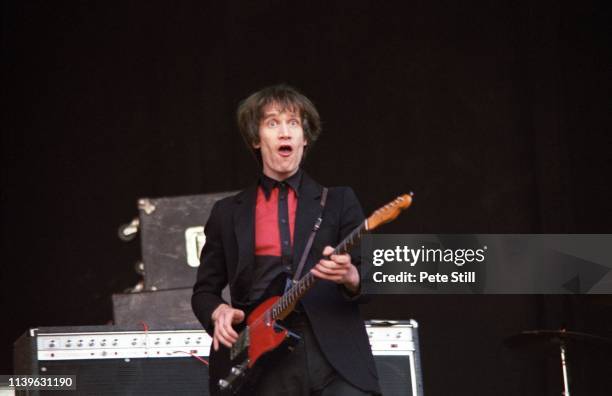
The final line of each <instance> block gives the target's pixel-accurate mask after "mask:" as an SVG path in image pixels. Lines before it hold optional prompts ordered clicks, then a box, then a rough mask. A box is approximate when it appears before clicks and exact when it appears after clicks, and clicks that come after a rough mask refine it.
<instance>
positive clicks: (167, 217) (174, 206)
mask: <svg viewBox="0 0 612 396" xmlns="http://www.w3.org/2000/svg"><path fill="white" fill-rule="evenodd" d="M234 194H236V191H233V192H221V193H215V194H203V195H191V196H182V197H170V198H141V199H139V200H138V210H139V227H140V240H141V245H142V259H143V263H144V288H145V289H146V290H162V289H177V288H186V287H192V286H193V284H194V283H195V279H196V272H197V268H198V266H199V265H200V252H201V250H202V247H203V246H204V243H206V239H205V236H204V225H205V224H206V222H207V221H208V216H210V211H211V209H212V207H213V205H214V204H215V202H217V201H218V200H220V199H222V198H225V197H228V196H230V195H234Z"/></svg>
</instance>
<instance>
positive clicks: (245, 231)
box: [233, 186, 257, 303]
mask: <svg viewBox="0 0 612 396" xmlns="http://www.w3.org/2000/svg"><path fill="white" fill-rule="evenodd" d="M256 199H257V186H251V187H249V188H247V189H246V190H244V191H243V192H242V193H241V194H238V195H237V196H236V198H235V203H236V206H237V207H236V210H235V211H234V234H235V235H236V241H237V242H238V265H237V267H236V274H235V276H234V282H233V283H234V290H241V291H244V295H241V296H233V298H235V299H236V300H237V301H238V302H242V303H246V302H247V301H248V296H249V294H250V290H251V281H252V268H253V264H254V261H255V202H256Z"/></svg>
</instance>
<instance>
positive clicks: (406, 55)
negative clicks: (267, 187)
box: [0, 1, 612, 395]
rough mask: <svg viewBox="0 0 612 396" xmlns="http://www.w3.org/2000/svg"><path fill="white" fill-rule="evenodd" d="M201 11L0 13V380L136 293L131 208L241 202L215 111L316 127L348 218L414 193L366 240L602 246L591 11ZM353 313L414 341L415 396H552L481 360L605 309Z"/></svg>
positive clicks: (482, 6)
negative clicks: (127, 228) (529, 332)
mask: <svg viewBox="0 0 612 396" xmlns="http://www.w3.org/2000/svg"><path fill="white" fill-rule="evenodd" d="M210 3H211V4H208V2H201V1H181V2H174V3H171V2H163V3H162V2H158V3H155V4H153V3H152V2H134V1H131V2H114V3H112V4H109V3H108V2H82V1H72V2H71V1H64V2H57V1H53V2H49V1H6V2H4V3H3V5H2V93H3V105H2V110H3V120H2V124H1V125H2V195H1V199H2V217H1V222H2V256H1V257H2V259H1V260H2V265H1V271H2V272H1V276H2V287H1V288H0V289H1V290H0V293H1V296H2V306H1V308H2V311H1V313H0V315H1V317H2V326H1V332H2V337H1V341H2V344H1V345H0V348H1V350H0V372H3V373H8V372H10V370H11V343H12V341H13V340H15V339H16V338H17V337H18V336H19V335H20V334H21V333H23V332H24V331H25V330H26V329H27V328H29V327H34V326H43V325H44V326H48V325H79V324H101V323H106V322H107V321H109V320H110V319H111V318H112V313H111V304H110V295H111V294H112V293H114V292H121V291H122V290H123V289H125V288H127V287H129V286H132V285H133V284H135V283H136V282H137V276H136V275H135V274H134V273H133V263H134V262H135V261H136V260H137V259H138V257H139V256H140V252H139V247H138V244H137V243H136V242H133V243H130V244H125V243H123V242H120V241H119V240H118V238H117V236H116V229H117V227H118V225H119V224H122V223H125V222H127V221H128V220H130V219H131V218H132V217H133V216H135V215H136V199H137V198H138V197H143V196H148V197H156V196H169V195H183V194H197V193H206V192H215V191H224V190H234V189H238V188H240V187H241V186H244V185H245V184H247V183H249V182H250V181H252V180H253V178H254V175H255V172H254V166H253V161H252V159H251V158H250V157H249V154H248V153H247V151H246V150H245V149H244V147H243V143H242V141H241V139H240V137H239V136H238V133H237V131H236V128H235V123H234V111H235V108H236V105H237V103H238V101H239V100H240V99H242V98H244V97H245V96H246V95H248V94H249V93H251V92H253V91H255V90H257V89H259V88H261V87H263V86H265V85H269V84H273V83H278V82H286V83H289V84H292V85H295V86H297V87H298V88H299V89H301V90H302V91H303V92H304V93H306V94H307V95H308V96H309V97H311V98H312V99H313V101H314V102H315V103H316V105H317V107H318V108H319V110H320V112H321V114H322V117H323V121H324V124H323V125H324V134H323V135H322V138H321V139H320V141H319V142H318V143H317V145H316V148H315V150H314V151H313V152H312V154H311V156H310V157H309V159H308V161H307V164H306V169H307V171H308V172H309V173H311V174H312V175H313V176H314V177H315V178H316V179H318V180H319V181H321V182H322V183H324V184H327V185H337V184H347V185H351V186H352V187H353V188H354V189H355V190H356V192H357V193H358V196H359V197H360V199H361V201H362V204H363V206H364V208H365V210H366V211H369V210H372V209H375V208H376V207H377V206H378V205H379V204H380V203H382V202H385V201H386V200H389V199H391V198H393V197H394V196H395V195H397V194H398V193H399V192H403V191H406V190H407V189H411V190H413V191H415V193H416V200H415V204H414V206H413V208H412V209H411V210H410V213H409V214H408V215H405V216H403V217H401V218H400V220H398V221H397V222H396V223H393V224H391V225H389V226H388V227H387V228H386V229H385V232H396V233H439V232H449V233H450V232H456V233H468V232H480V233H510V232H512V233H515V232H516V233H540V232H541V233H553V232H554V233H591V232H593V233H605V232H609V228H610V224H611V220H612V213H611V212H612V210H611V209H610V204H609V202H610V201H611V198H612V188H610V170H611V169H610V168H611V165H610V162H611V161H610V152H611V151H610V150H611V149H612V141H611V140H612V139H611V137H610V136H611V135H610V132H611V131H610V125H611V123H610V121H611V120H610V109H611V106H610V105H611V102H610V94H609V92H610V89H611V88H612V84H611V83H610V48H611V46H610V44H611V42H610V41H611V40H610V35H609V34H607V33H606V27H607V25H609V21H610V20H611V19H610V17H611V16H612V15H610V13H609V12H607V11H606V9H605V8H604V7H603V6H602V5H600V4H598V3H595V2H592V1H586V2H580V4H576V3H577V2H570V1H562V2H555V1H542V2H531V1H519V2H513V3H512V4H508V2H499V3H498V2H491V1H477V2H469V3H470V4H464V2H449V1H447V2H425V1H418V2H410V3H409V2H374V1H350V2H349V1H343V2H327V1H309V2H292V3H288V2H283V1H258V2H248V1H228V2H223V1H219V2H210ZM532 3H535V4H532ZM603 3H604V2H602V4H603ZM365 313H366V315H367V316H370V317H388V318H406V317H413V318H415V319H417V320H418V321H419V322H420V324H421V336H422V353H423V357H422V359H423V364H424V378H425V389H426V391H427V393H428V394H429V395H450V394H465V395H473V394H475V395H488V394H492V393H493V392H495V393H497V394H508V395H519V394H534V395H536V394H559V393H560V389H559V380H560V379H559V376H558V367H557V363H556V362H555V361H554V360H524V359H523V360H521V359H519V358H517V357H516V356H514V355H513V354H512V353H510V352H509V351H507V350H506V349H505V348H503V347H502V344H501V343H502V340H503V339H504V338H505V337H506V336H508V335H510V334H513V333H515V332H518V331H520V330H523V329H533V328H558V327H560V326H562V325H566V326H568V328H570V329H574V330H581V331H587V332H592V333H597V334H601V335H612V325H611V321H610V317H611V316H612V315H610V314H611V313H612V307H610V306H606V305H600V304H594V303H592V302H591V300H589V299H586V298H578V297H551V296H549V297H546V296H539V297H538V296H495V297H484V296H463V297H452V296H445V297H431V296H418V297H408V296H392V297H388V296H387V297H380V298H379V299H377V300H375V301H374V302H373V303H372V304H370V305H369V306H368V307H366V309H365ZM597 356H599V355H597ZM597 356H596V355H591V356H590V357H588V358H587V357H584V358H582V359H583V360H581V363H580V364H579V365H578V364H576V367H577V368H576V369H575V374H574V376H575V378H576V381H577V383H578V385H577V386H581V387H582V389H583V391H584V392H586V393H584V394H597V393H599V392H602V393H601V394H605V391H604V390H603V389H604V388H603V385H602V383H601V381H599V380H598V379H597V378H601V377H602V376H603V375H609V373H608V372H607V371H606V370H608V369H609V366H610V364H609V363H608V364H604V363H603V362H604V360H603V359H601V358H599V357H597ZM575 359H577V360H579V359H581V358H580V357H579V356H577V355H576V357H575ZM600 363H601V364H602V365H600V366H597V365H598V364H600ZM578 366H580V369H578ZM597 367H599V368H597Z"/></svg>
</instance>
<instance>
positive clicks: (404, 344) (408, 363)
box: [366, 320, 424, 396]
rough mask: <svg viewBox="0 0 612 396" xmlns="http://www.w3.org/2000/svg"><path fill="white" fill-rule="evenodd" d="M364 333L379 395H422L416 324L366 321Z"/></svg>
mask: <svg viewBox="0 0 612 396" xmlns="http://www.w3.org/2000/svg"><path fill="white" fill-rule="evenodd" d="M366 330H367V332H368V337H369V339H370V346H371V348H372V354H373V355H374V363H375V364H376V369H377V371H378V382H379V384H380V389H381V391H382V394H383V395H384V396H423V394H424V393H423V379H422V373H421V355H420V349H419V333H418V323H417V322H416V321H415V320H408V321H388V320H369V321H367V322H366Z"/></svg>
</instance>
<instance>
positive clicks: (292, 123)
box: [290, 120, 300, 126]
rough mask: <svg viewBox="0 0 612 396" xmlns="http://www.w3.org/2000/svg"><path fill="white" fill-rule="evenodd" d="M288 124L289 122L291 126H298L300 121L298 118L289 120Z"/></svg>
mask: <svg viewBox="0 0 612 396" xmlns="http://www.w3.org/2000/svg"><path fill="white" fill-rule="evenodd" d="M290 124H291V126H299V125H300V122H299V121H298V120H291V121H290Z"/></svg>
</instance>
